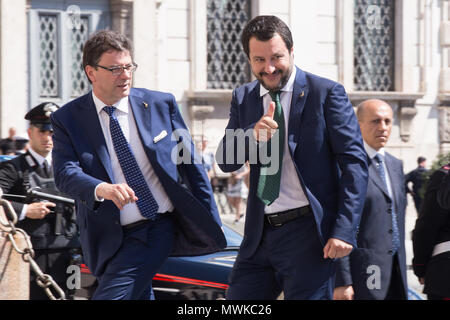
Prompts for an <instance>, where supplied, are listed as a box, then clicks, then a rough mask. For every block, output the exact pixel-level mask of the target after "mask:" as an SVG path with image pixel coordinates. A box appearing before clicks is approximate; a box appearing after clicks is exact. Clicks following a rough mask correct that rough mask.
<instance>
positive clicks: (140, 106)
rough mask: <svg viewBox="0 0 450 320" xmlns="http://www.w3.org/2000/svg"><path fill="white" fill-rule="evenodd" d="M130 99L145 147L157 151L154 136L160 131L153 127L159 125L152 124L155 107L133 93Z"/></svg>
mask: <svg viewBox="0 0 450 320" xmlns="http://www.w3.org/2000/svg"><path fill="white" fill-rule="evenodd" d="M129 100H130V105H131V110H132V112H133V116H134V121H135V122H136V127H137V129H138V133H139V137H140V138H141V142H142V145H143V146H144V149H145V150H147V149H146V148H149V149H150V150H151V151H155V147H156V145H155V143H154V142H153V138H154V137H156V136H157V135H158V134H159V132H157V133H155V132H153V131H152V129H154V130H157V128H158V127H159V126H156V125H152V120H153V116H152V113H153V112H154V109H155V108H154V106H153V104H152V102H151V101H144V100H143V99H142V98H141V97H139V96H136V95H131V94H130V96H129ZM150 158H151V157H149V159H150Z"/></svg>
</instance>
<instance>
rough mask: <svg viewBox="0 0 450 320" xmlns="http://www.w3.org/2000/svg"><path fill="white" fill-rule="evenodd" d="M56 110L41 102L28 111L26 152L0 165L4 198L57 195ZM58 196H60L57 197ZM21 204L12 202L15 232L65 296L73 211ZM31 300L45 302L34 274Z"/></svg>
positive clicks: (73, 234)
mask: <svg viewBox="0 0 450 320" xmlns="http://www.w3.org/2000/svg"><path fill="white" fill-rule="evenodd" d="M57 109H58V106H57V105H56V104H54V103H51V102H44V103H41V104H39V105H38V106H36V107H35V108H33V109H31V110H30V111H29V112H28V113H27V114H26V115H25V119H26V120H29V121H30V125H29V128H28V135H29V138H30V140H29V148H28V150H27V152H26V153H24V154H21V155H19V156H18V157H16V158H14V159H12V160H9V161H6V162H3V163H1V164H0V187H1V188H2V191H3V193H4V194H14V195H27V192H28V191H29V190H30V189H31V188H36V187H40V188H41V189H42V190H41V191H43V192H47V193H52V194H55V195H58V194H59V193H58V190H57V189H56V186H55V182H54V179H53V171H52V168H51V163H52V161H51V151H52V148H53V141H52V132H53V130H52V127H51V123H50V114H51V113H52V112H54V111H56V110H57ZM59 195H61V194H59ZM26 202H29V203H21V202H15V201H12V202H11V203H12V205H13V208H14V210H15V211H16V212H17V215H18V216H19V221H18V223H17V227H18V228H22V229H24V230H25V231H26V232H27V233H28V234H29V235H30V237H31V242H32V245H33V249H34V250H35V261H36V262H37V264H38V265H39V267H40V268H41V269H42V271H43V272H44V273H47V274H49V275H51V276H52V277H53V279H54V280H55V281H56V282H57V283H58V285H59V286H60V287H61V289H63V290H64V291H66V292H68V290H67V289H73V288H67V284H66V279H67V276H68V274H67V273H66V272H67V268H68V266H69V265H70V264H71V263H72V262H73V261H72V258H73V254H74V249H76V248H79V242H78V237H77V228H76V224H75V213H74V207H73V206H68V205H61V204H60V203H54V202H49V201H42V200H41V199H28V200H27V201H26ZM30 278H31V283H30V299H31V300H36V299H38V300H40V299H48V297H47V295H46V293H45V291H44V289H42V288H41V287H39V286H38V285H37V284H36V281H35V280H36V277H35V274H34V272H31V274H30Z"/></svg>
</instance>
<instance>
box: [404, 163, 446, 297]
mask: <svg viewBox="0 0 450 320" xmlns="http://www.w3.org/2000/svg"><path fill="white" fill-rule="evenodd" d="M449 171H450V163H449V164H446V165H445V166H443V167H441V168H440V169H438V170H436V171H435V172H434V173H433V174H432V175H431V177H430V180H429V181H428V185H427V189H426V192H425V196H424V200H423V205H422V208H421V210H420V213H419V217H418V218H417V220H416V226H415V228H414V230H413V236H412V240H413V251H414V258H413V270H414V274H415V275H416V276H417V277H418V278H419V282H420V283H421V284H425V286H424V290H423V292H424V293H426V294H427V296H428V299H429V300H449V299H450V272H449V270H450V207H448V206H445V204H442V203H441V202H442V201H440V197H442V196H443V195H444V193H446V192H448V191H449V190H450V180H449ZM448 195H450V194H448Z"/></svg>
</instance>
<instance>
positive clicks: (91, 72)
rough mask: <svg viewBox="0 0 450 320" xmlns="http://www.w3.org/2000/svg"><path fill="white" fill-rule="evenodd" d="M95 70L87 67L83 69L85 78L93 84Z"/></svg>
mask: <svg viewBox="0 0 450 320" xmlns="http://www.w3.org/2000/svg"><path fill="white" fill-rule="evenodd" d="M94 71H95V68H94V67H93V66H90V65H87V66H86V67H84V72H86V75H87V77H88V78H89V80H91V82H95V72H94Z"/></svg>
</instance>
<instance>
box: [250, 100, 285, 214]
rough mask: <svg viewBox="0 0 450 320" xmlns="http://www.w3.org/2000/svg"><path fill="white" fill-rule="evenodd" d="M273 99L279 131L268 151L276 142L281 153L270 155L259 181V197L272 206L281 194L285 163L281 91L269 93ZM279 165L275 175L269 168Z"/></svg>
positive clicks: (269, 144)
mask: <svg viewBox="0 0 450 320" xmlns="http://www.w3.org/2000/svg"><path fill="white" fill-rule="evenodd" d="M269 94H270V96H271V97H272V101H274V102H275V113H274V116H273V120H275V121H276V122H277V123H278V129H277V131H276V132H275V134H274V135H273V136H272V138H271V139H270V140H269V141H268V142H267V147H268V150H269V151H270V150H271V144H272V143H273V142H275V141H277V142H279V152H278V154H277V155H273V154H271V153H270V162H269V163H268V164H266V165H264V164H262V165H261V172H260V175H259V181H258V190H257V193H256V194H257V196H258V197H259V198H260V199H261V201H262V202H264V204H265V205H267V206H269V205H271V204H272V203H273V202H274V201H275V199H277V198H278V196H279V194H280V181H281V165H282V163H283V150H284V133H285V124H284V114H283V108H282V107H281V102H280V94H281V91H276V92H272V91H270V92H269ZM274 163H275V165H276V163H278V170H277V171H276V172H275V173H274V174H273V172H271V171H272V170H273V168H272V169H271V170H269V169H268V168H269V167H271V166H272V165H274Z"/></svg>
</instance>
